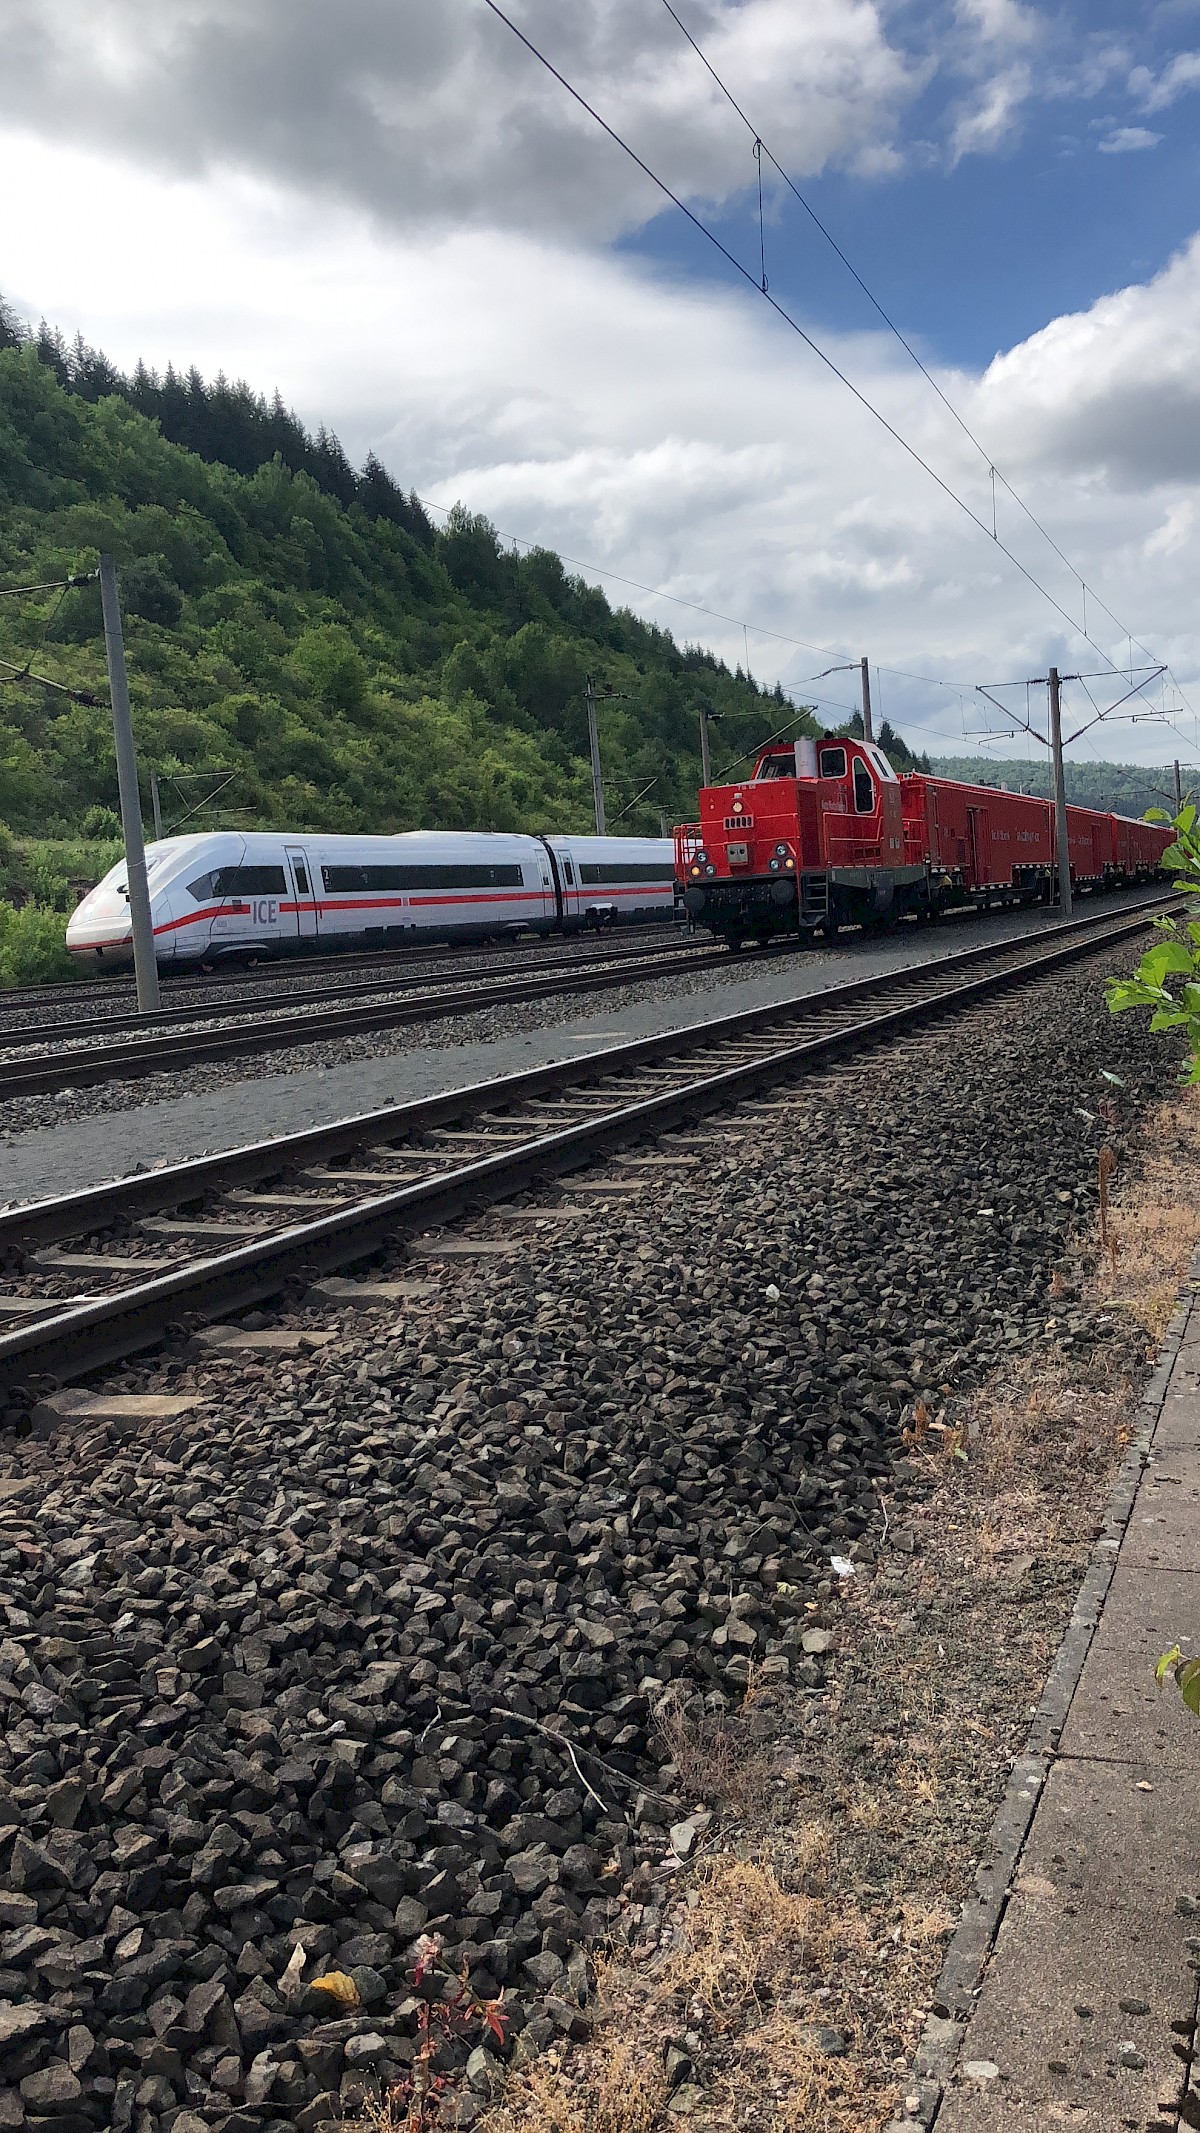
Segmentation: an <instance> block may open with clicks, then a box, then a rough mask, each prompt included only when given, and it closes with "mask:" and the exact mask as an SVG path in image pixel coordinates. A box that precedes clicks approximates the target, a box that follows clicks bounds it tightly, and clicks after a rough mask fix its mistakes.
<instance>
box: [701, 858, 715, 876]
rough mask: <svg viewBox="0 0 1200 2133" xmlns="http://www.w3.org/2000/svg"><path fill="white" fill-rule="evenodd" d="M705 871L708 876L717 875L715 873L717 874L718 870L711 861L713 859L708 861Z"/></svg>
mask: <svg viewBox="0 0 1200 2133" xmlns="http://www.w3.org/2000/svg"><path fill="white" fill-rule="evenodd" d="M704 871H705V873H706V874H715V873H716V871H717V870H716V868H715V866H714V865H713V863H712V860H711V859H710V860H708V861H707V862H706V864H705V868H704Z"/></svg>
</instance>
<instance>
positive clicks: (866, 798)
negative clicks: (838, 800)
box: [854, 757, 875, 815]
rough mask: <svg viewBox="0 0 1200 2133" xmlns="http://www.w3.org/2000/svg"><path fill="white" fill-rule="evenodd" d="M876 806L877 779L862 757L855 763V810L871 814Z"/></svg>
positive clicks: (859, 813)
mask: <svg viewBox="0 0 1200 2133" xmlns="http://www.w3.org/2000/svg"><path fill="white" fill-rule="evenodd" d="M874 807H875V780H874V778H873V777H872V776H871V773H870V771H869V770H868V769H867V766H866V764H865V763H864V762H863V761H862V758H861V757H856V759H855V763H854V812H855V814H856V815H869V814H871V813H872V812H873V810H874Z"/></svg>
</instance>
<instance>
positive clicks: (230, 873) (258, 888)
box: [191, 867, 287, 900]
mask: <svg viewBox="0 0 1200 2133" xmlns="http://www.w3.org/2000/svg"><path fill="white" fill-rule="evenodd" d="M205 878H206V879H207V880H208V881H209V882H210V883H211V885H212V886H211V891H210V893H211V894H212V895H213V896H286V894H287V875H286V874H285V873H284V871H283V868H282V867H218V868H217V871H216V873H215V874H210V875H208V876H206V877H205ZM191 888H192V894H193V895H195V893H196V885H195V884H194V883H193V884H192V885H191ZM201 900H203V899H201Z"/></svg>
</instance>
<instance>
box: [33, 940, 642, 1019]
mask: <svg viewBox="0 0 1200 2133" xmlns="http://www.w3.org/2000/svg"><path fill="white" fill-rule="evenodd" d="M678 932H680V926H678V921H671V919H663V921H661V924H656V921H654V924H646V926H637V945H642V943H644V941H650V943H656V941H659V943H661V941H663V939H671V936H674V934H678ZM582 939H593V941H595V943H597V949H599V947H601V941H603V947H610V949H612V947H614V941H612V934H607V936H603V934H522V936H520V941H522V943H524V951H526V953H554V951H561V949H571V947H578V943H580V941H582ZM622 939H625V936H622ZM514 945H516V943H514V939H512V936H509V939H505V941H494V943H490V945H488V943H486V941H424V943H420V945H416V943H413V945H411V947H375V949H371V947H364V949H362V951H350V949H341V951H339V953H333V956H303V958H298V956H279V958H271V956H262V960H258V962H247V964H237V966H232V964H230V966H220V968H215V971H209V973H207V975H202V973H198V971H188V973H173V971H160V988H162V992H164V994H175V992H198V994H202V996H209V994H217V992H226V990H228V992H230V994H234V992H243V990H247V988H254V985H260V988H262V990H264V996H269V992H271V990H273V988H277V990H283V988H286V985H288V979H292V977H296V975H301V973H303V975H305V977H307V975H309V973H311V975H313V977H320V975H324V973H328V975H335V973H341V975H343V977H345V983H347V985H354V983H358V985H362V983H364V981H367V973H369V971H392V968H411V966H413V964H426V962H428V964H448V966H454V964H458V966H460V964H465V962H467V964H475V962H477V964H480V966H484V968H486V966H488V964H490V962H494V958H497V956H503V953H507V951H512V947H514ZM631 947H633V943H631ZM107 1000H109V1003H113V1007H121V1005H124V1007H126V1009H128V1011H130V1015H132V1013H134V1003H136V992H134V981H132V977H81V979H72V981H70V983H68V985H19V988H13V990H9V992H2V994H0V1015H9V1013H13V1015H26V1013H30V1011H40V1009H47V1007H87V1005H90V1003H92V1005H102V1003H107Z"/></svg>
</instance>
